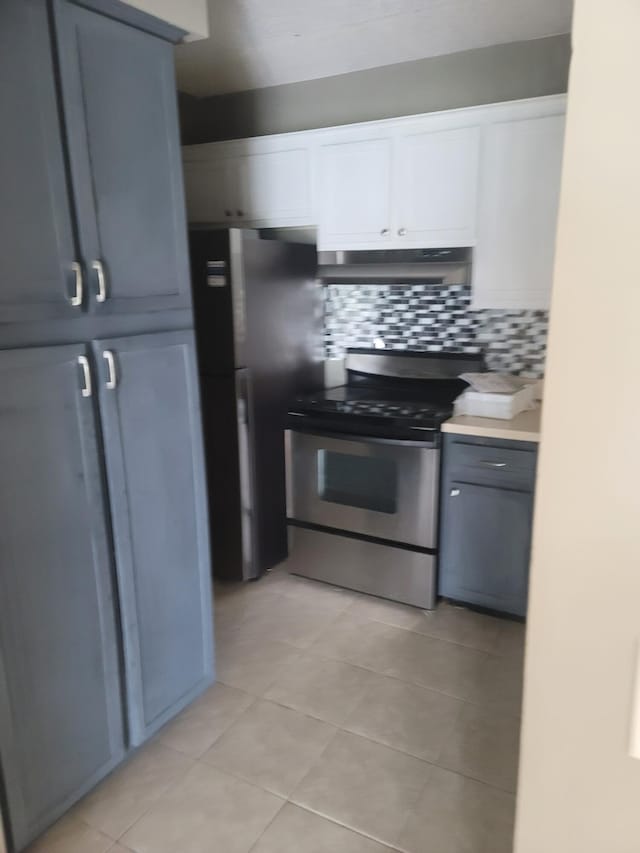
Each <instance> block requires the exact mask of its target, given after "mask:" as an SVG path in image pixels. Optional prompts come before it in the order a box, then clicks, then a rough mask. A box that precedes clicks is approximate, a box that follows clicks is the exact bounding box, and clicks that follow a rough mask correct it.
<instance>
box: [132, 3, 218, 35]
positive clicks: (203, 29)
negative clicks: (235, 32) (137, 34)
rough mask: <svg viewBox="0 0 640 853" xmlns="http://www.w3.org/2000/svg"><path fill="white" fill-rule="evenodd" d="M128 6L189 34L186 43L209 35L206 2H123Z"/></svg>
mask: <svg viewBox="0 0 640 853" xmlns="http://www.w3.org/2000/svg"><path fill="white" fill-rule="evenodd" d="M125 2H127V3H128V4H129V5H130V6H135V7H136V9H142V11H143V12H149V14H150V15H155V16H156V17H157V18H161V19H162V20H163V21H168V22H169V23H170V24H173V25H174V26H176V27H180V28H181V29H183V30H186V31H187V32H188V33H189V36H188V37H187V40H188V41H191V40H195V39H201V38H206V37H207V36H208V35H209V13H208V11H207V0H125Z"/></svg>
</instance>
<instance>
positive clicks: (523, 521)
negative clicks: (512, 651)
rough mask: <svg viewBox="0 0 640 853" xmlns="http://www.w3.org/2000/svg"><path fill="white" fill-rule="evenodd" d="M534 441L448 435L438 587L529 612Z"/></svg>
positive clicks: (456, 596) (447, 593)
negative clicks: (532, 442) (531, 442)
mask: <svg viewBox="0 0 640 853" xmlns="http://www.w3.org/2000/svg"><path fill="white" fill-rule="evenodd" d="M535 465H536V446H535V445H533V444H529V443H524V442H513V441H511V442H510V441H494V440H491V439H481V438H474V437H469V436H456V435H446V436H445V442H444V452H443V476H442V496H441V530H440V540H441V541H440V565H439V593H440V595H442V596H444V597H446V598H450V599H453V600H456V601H460V602H464V603H468V604H475V605H478V606H482V607H487V608H490V609H492V610H497V611H502V612H505V613H509V614H513V615H516V616H524V615H526V610H527V591H528V580H529V556H530V549H531V524H532V516H533V489H534V483H535Z"/></svg>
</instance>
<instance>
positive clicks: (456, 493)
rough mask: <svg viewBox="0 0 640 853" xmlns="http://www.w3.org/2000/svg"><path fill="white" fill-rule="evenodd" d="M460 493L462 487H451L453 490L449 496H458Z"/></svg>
mask: <svg viewBox="0 0 640 853" xmlns="http://www.w3.org/2000/svg"><path fill="white" fill-rule="evenodd" d="M459 494H460V489H451V491H450V492H449V496H450V497H452V498H457V497H458V495H459Z"/></svg>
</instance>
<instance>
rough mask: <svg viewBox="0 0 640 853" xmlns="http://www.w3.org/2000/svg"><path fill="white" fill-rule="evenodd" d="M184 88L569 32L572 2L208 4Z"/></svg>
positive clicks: (187, 54)
mask: <svg viewBox="0 0 640 853" xmlns="http://www.w3.org/2000/svg"><path fill="white" fill-rule="evenodd" d="M208 3H209V13H210V29H211V34H212V35H211V37H210V38H208V39H205V40H203V41H197V42H190V43H188V44H182V45H179V46H178V48H177V72H178V88H179V89H180V90H181V91H183V92H189V93H190V94H192V95H199V96H203V95H214V94H219V93H222V92H237V91H242V90H244V89H258V88H262V87H264V86H276V85H278V84H280V83H294V82H298V81H301V80H314V79H317V78H319V77H329V76H331V75H333V74H344V73H347V72H349V71H360V70H362V69H364V68H374V67H377V66H380V65H390V64H392V63H395V62H406V61H409V60H412V59H421V58H423V57H427V56H438V55H441V54H444V53H453V52H455V51H459V50H468V49H470V48H474V47H486V46H487V45H491V44H503V43H505V42H510V41H519V40H525V39H534V38H540V37H542V36H547V35H554V34H556V33H566V32H569V30H570V25H571V0H208Z"/></svg>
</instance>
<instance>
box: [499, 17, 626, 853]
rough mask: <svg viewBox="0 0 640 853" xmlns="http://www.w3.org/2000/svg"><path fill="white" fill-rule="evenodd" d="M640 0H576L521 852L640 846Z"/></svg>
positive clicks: (611, 852) (530, 646) (530, 653)
mask: <svg viewBox="0 0 640 853" xmlns="http://www.w3.org/2000/svg"><path fill="white" fill-rule="evenodd" d="M639 38H640V2H638V0H609V2H607V3H603V2H602V0H576V4H575V22H574V34H573V41H574V52H573V60H572V66H571V72H570V78H569V109H568V118H567V132H566V143H565V167H564V173H563V186H562V200H561V207H560V220H559V232H558V248H557V258H556V271H555V282H554V292H553V301H552V308H551V325H550V334H549V348H548V358H547V378H546V382H545V402H544V409H543V423H542V444H541V456H540V463H539V475H538V486H537V499H536V514H535V525H534V544H533V562H532V574H531V578H532V580H531V595H530V617H529V625H528V640H527V661H526V673H525V704H524V721H523V734H522V758H521V766H520V787H519V802H518V816H517V828H516V845H515V850H516V853H638V851H639V850H640V761H636V760H633V759H632V758H630V757H629V755H628V752H627V750H628V738H629V723H630V705H631V696H632V689H633V674H634V661H635V653H636V645H637V642H638V638H639V637H640V272H639V267H638V261H637V257H636V255H637V251H638V243H639V240H640V99H639V98H638V81H640V50H639V49H638V43H639V42H638V40H639Z"/></svg>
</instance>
